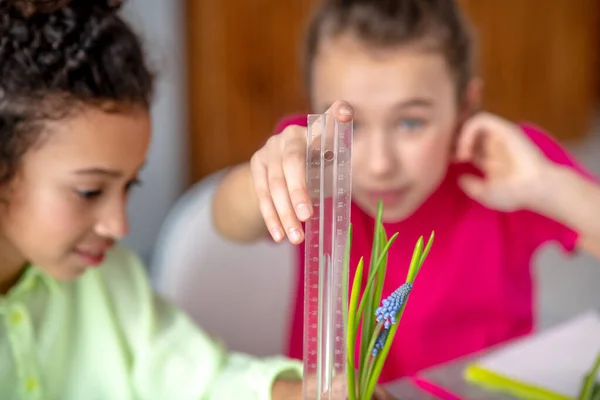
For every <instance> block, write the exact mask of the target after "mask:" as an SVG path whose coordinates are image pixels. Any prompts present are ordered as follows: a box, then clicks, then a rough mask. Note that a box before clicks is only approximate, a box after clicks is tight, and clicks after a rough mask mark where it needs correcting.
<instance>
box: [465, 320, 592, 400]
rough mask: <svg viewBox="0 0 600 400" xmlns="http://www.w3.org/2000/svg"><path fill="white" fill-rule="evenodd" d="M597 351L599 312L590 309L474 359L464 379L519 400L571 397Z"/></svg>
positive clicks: (565, 398)
mask: <svg viewBox="0 0 600 400" xmlns="http://www.w3.org/2000/svg"><path fill="white" fill-rule="evenodd" d="M599 352H600V313H598V312H596V311H589V312H586V313H584V314H582V315H580V316H578V317H576V318H574V319H572V320H570V321H568V322H566V323H563V324H561V325H559V326H556V327H554V328H551V329H549V330H547V331H543V332H541V333H539V334H535V335H531V336H529V337H526V338H523V339H520V340H517V341H515V342H512V343H510V344H508V345H506V346H503V347H501V348H499V349H498V350H496V351H494V352H492V353H490V354H487V355H485V356H483V357H481V358H479V359H478V360H477V361H476V362H475V363H474V364H472V365H470V366H468V367H467V368H466V370H465V378H466V379H467V381H469V382H471V383H474V384H477V385H480V386H483V387H484V388H487V389H489V390H493V391H500V392H505V393H508V394H511V395H513V396H515V397H518V398H523V399H532V400H533V399H539V400H570V399H576V398H577V396H578V395H579V393H580V391H581V388H582V385H583V380H584V379H585V377H586V375H587V374H588V373H589V371H590V370H591V369H592V367H593V364H594V361H595V359H596V357H597V355H598V353H599ZM598 378H599V379H600V374H599V376H598Z"/></svg>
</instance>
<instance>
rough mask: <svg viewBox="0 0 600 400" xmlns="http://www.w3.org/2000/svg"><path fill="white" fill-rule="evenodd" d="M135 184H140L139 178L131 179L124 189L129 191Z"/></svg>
mask: <svg viewBox="0 0 600 400" xmlns="http://www.w3.org/2000/svg"><path fill="white" fill-rule="evenodd" d="M135 186H142V181H141V180H139V179H137V178H136V179H134V180H132V181H129V182H127V186H126V187H125V191H127V192H129V191H130V190H131V189H132V188H134V187H135Z"/></svg>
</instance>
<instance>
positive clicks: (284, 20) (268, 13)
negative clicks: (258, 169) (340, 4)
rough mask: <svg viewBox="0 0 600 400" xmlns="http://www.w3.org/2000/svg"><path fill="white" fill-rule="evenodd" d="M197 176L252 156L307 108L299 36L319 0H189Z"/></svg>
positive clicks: (193, 152) (194, 171)
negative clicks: (281, 122) (286, 119)
mask: <svg viewBox="0 0 600 400" xmlns="http://www.w3.org/2000/svg"><path fill="white" fill-rule="evenodd" d="M186 3H187V5H186V16H187V31H188V34H187V37H188V44H187V49H188V51H187V54H188V77H189V107H190V110H189V114H190V135H191V137H190V146H191V148H190V155H191V163H190V164H191V169H192V171H191V175H192V179H193V181H196V180H199V179H201V178H203V177H205V176H206V175H209V174H210V173H213V172H215V171H217V170H220V169H222V168H224V167H227V166H230V165H234V164H237V163H240V162H243V161H247V160H249V159H250V157H251V156H252V154H253V153H254V152H255V151H256V150H258V148H259V147H260V146H261V144H262V143H263V142H264V141H265V140H266V138H268V136H269V135H270V133H271V131H272V130H273V128H274V126H275V124H276V123H277V120H278V119H280V118H282V117H283V116H284V115H285V114H287V113H294V112H305V111H306V110H307V108H306V102H305V97H304V90H303V87H302V77H301V72H300V61H301V60H300V56H301V52H300V48H301V47H300V40H301V37H302V35H303V32H304V25H305V21H306V18H307V17H308V15H309V12H310V10H312V8H313V4H314V3H316V0H285V1H275V0H187V1H186Z"/></svg>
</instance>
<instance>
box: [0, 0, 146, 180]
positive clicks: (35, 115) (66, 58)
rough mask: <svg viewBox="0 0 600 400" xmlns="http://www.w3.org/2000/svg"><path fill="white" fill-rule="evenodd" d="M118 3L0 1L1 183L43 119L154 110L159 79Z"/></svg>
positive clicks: (9, 176)
mask: <svg viewBox="0 0 600 400" xmlns="http://www.w3.org/2000/svg"><path fill="white" fill-rule="evenodd" d="M121 3H122V1H120V0H119V1H115V0H54V1H52V0H0V185H2V184H6V183H7V182H9V181H10V180H11V179H12V178H13V177H14V175H15V173H16V170H17V168H18V165H19V162H20V159H21V157H22V156H23V154H24V153H25V152H26V151H27V149H28V148H29V147H30V146H31V145H32V144H33V143H35V141H36V140H37V138H38V137H39V135H40V133H41V132H42V131H43V126H44V121H47V120H48V119H51V118H52V119H56V118H63V117H65V116H67V115H68V114H69V113H71V112H73V111H74V110H75V109H76V108H77V107H78V106H81V105H92V106H103V105H108V104H110V105H113V108H114V106H116V107H117V110H118V109H119V106H141V107H144V108H149V106H150V102H151V97H152V90H153V81H154V78H153V75H152V73H151V72H150V71H149V69H148V67H147V65H146V61H145V57H144V52H143V50H142V46H141V43H140V39H139V38H138V37H137V36H136V34H135V33H134V32H133V31H132V29H131V28H130V27H129V26H128V25H127V23H126V22H124V20H123V19H122V18H121V17H120V16H119V15H118V10H119V8H120V6H121Z"/></svg>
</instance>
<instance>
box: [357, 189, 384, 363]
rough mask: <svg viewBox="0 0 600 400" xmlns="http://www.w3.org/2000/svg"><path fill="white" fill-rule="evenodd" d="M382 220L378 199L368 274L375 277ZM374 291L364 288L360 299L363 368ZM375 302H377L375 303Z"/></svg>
mask: <svg viewBox="0 0 600 400" xmlns="http://www.w3.org/2000/svg"><path fill="white" fill-rule="evenodd" d="M382 221H383V202H382V201H381V200H379V201H378V202H377V214H376V216H375V226H374V229H373V244H372V248H371V262H370V263H369V276H374V277H376V276H377V275H378V270H379V265H380V264H379V262H380V261H379V260H380V253H381V251H382V250H383V249H382V248H381V247H382V246H381V245H380V241H381V230H380V226H382ZM374 296H375V293H374V292H371V288H370V287H369V288H368V289H366V290H365V292H364V293H363V298H362V300H361V303H363V302H364V307H365V309H366V310H367V312H366V313H365V314H364V316H363V317H362V328H361V333H362V335H361V340H360V364H359V365H360V367H361V368H363V366H364V365H365V363H366V360H367V357H369V354H368V353H367V351H368V349H367V347H368V344H369V343H368V340H369V338H370V337H371V335H372V334H373V324H372V320H373V315H372V314H371V313H370V312H369V310H371V309H372V308H373V302H374V301H375V299H374ZM375 304H377V303H375ZM361 311H362V307H361V308H359V312H361Z"/></svg>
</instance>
